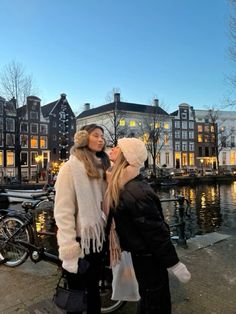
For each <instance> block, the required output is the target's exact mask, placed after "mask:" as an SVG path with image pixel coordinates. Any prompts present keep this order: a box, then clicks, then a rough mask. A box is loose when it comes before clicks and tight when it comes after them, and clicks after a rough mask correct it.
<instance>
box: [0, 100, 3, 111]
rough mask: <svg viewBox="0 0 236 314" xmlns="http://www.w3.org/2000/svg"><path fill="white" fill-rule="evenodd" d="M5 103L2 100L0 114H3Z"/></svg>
mask: <svg viewBox="0 0 236 314" xmlns="http://www.w3.org/2000/svg"><path fill="white" fill-rule="evenodd" d="M3 106H4V105H3V103H2V102H0V114H3Z"/></svg>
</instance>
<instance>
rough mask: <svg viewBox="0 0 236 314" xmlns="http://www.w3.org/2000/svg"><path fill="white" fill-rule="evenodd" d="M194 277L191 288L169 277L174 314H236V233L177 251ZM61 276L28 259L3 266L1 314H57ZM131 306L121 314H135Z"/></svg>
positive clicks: (197, 241) (196, 241)
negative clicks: (56, 292)
mask: <svg viewBox="0 0 236 314" xmlns="http://www.w3.org/2000/svg"><path fill="white" fill-rule="evenodd" d="M177 250H178V253H179V256H180V257H181V260H182V261H183V262H184V263H186V265H187V266H188V268H189V270H190V271H191V273H192V280H191V282H189V283H188V284H185V285H184V284H181V283H179V282H178V281H177V280H176V279H175V278H173V277H170V283H171V291H172V301H173V314H236V230H234V231H232V230H231V234H222V233H212V234H208V235H205V236H199V237H195V238H194V239H192V240H189V241H188V248H187V249H181V248H177ZM58 276H59V272H58V270H57V268H56V267H55V266H54V265H51V264H49V263H45V262H40V263H38V264H36V265H34V264H33V263H32V262H30V261H27V262H26V263H25V264H24V265H22V266H20V267H18V268H15V269H12V268H7V267H6V266H3V265H1V266H0V296H1V302H0V313H1V314H10V313H26V314H27V313H30V314H50V313H51V314H57V313H61V312H60V311H57V310H56V309H55V307H53V305H52V303H51V299H52V295H53V292H54V287H55V285H56V282H57V278H58ZM135 308H136V304H135V303H128V304H126V305H125V306H124V307H123V308H122V309H121V310H119V311H117V312H116V313H117V314H134V313H135Z"/></svg>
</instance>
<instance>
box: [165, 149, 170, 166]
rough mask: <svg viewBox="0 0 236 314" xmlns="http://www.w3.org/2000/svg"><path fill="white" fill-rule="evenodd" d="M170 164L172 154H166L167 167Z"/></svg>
mask: <svg viewBox="0 0 236 314" xmlns="http://www.w3.org/2000/svg"><path fill="white" fill-rule="evenodd" d="M169 164H170V153H168V152H167V153H166V165H169Z"/></svg>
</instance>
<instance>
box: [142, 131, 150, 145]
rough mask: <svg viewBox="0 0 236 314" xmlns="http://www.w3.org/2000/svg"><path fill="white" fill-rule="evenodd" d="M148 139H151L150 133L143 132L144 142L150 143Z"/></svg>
mask: <svg viewBox="0 0 236 314" xmlns="http://www.w3.org/2000/svg"><path fill="white" fill-rule="evenodd" d="M148 139H149V134H148V133H144V134H143V141H144V144H147V143H148Z"/></svg>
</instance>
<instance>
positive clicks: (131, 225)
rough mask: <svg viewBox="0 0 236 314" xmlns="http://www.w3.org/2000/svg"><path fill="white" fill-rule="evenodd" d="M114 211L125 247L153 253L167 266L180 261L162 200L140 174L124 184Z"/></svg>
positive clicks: (131, 250) (125, 248) (118, 230)
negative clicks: (171, 237) (163, 210)
mask: <svg viewBox="0 0 236 314" xmlns="http://www.w3.org/2000/svg"><path fill="white" fill-rule="evenodd" d="M112 213H113V217H114V219H115V223H116V231H117V233H118V235H119V239H120V245H121V248H122V249H123V250H126V251H129V252H131V253H136V254H141V255H142V254H149V253H152V254H153V255H154V256H155V258H156V259H157V262H158V263H160V264H161V265H163V266H164V267H166V268H167V267H171V266H173V265H175V264H176V263H177V262H178V261H179V259H178V256H177V254H176V251H175V248H174V246H173V245H172V243H171V239H170V232H169V227H168V225H167V224H166V223H165V221H164V217H163V213H162V208H161V203H160V200H159V198H158V197H157V195H156V193H155V192H154V191H153V190H152V188H151V187H150V186H149V185H148V184H147V183H146V182H143V180H142V176H141V175H139V176H137V177H136V178H134V179H133V180H131V181H129V182H128V183H127V184H126V185H125V186H124V189H123V190H122V191H121V193H120V200H119V205H118V207H117V208H116V210H113V211H112Z"/></svg>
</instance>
